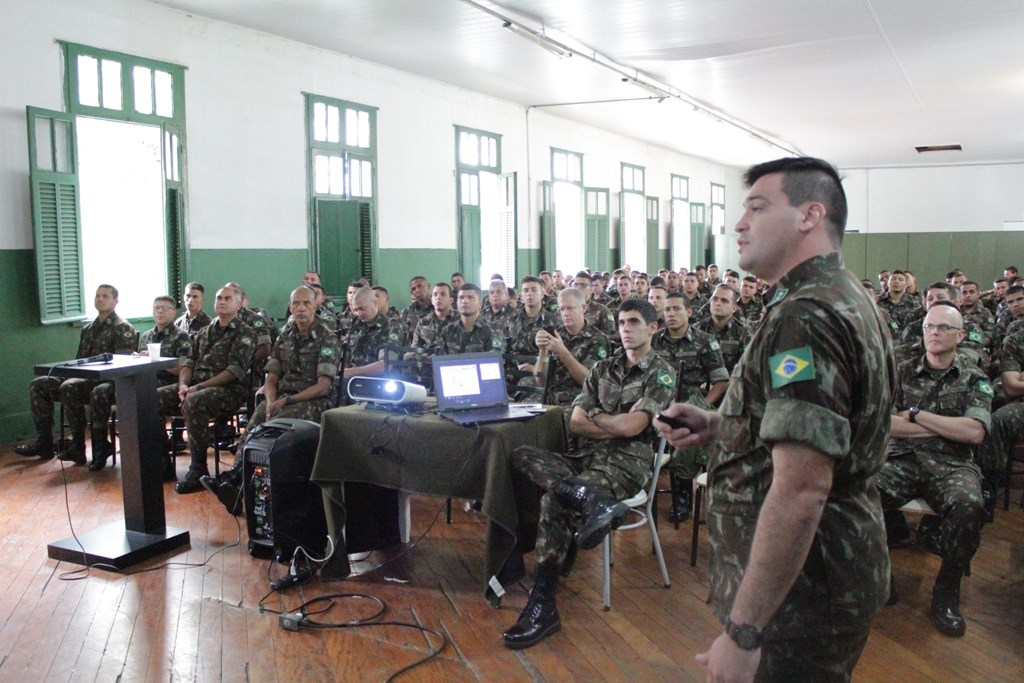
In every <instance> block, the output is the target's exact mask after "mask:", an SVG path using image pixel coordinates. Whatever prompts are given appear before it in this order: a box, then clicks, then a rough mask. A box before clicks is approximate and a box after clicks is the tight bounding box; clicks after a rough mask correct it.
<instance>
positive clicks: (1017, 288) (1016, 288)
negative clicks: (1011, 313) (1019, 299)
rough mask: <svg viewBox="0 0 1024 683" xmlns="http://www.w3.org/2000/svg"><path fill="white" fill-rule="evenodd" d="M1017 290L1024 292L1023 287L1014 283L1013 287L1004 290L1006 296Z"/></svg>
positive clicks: (1015, 292)
mask: <svg viewBox="0 0 1024 683" xmlns="http://www.w3.org/2000/svg"><path fill="white" fill-rule="evenodd" d="M1018 292H1020V293H1021V294H1024V287H1022V286H1020V285H1014V286H1013V287H1010V288H1009V289H1008V290H1006V296H1010V295H1011V294H1017V293H1018Z"/></svg>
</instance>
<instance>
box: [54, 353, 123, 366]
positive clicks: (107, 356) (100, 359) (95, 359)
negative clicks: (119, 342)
mask: <svg viewBox="0 0 1024 683" xmlns="http://www.w3.org/2000/svg"><path fill="white" fill-rule="evenodd" d="M112 360H114V354H112V353H101V354H100V355H98V356H92V357H91V358H79V359H78V360H69V361H68V362H67V363H65V364H64V365H87V364H91V363H109V362H110V361H112Z"/></svg>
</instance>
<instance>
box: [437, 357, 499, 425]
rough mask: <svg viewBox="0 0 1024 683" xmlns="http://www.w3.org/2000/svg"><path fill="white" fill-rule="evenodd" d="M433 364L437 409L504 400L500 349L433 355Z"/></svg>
mask: <svg viewBox="0 0 1024 683" xmlns="http://www.w3.org/2000/svg"><path fill="white" fill-rule="evenodd" d="M433 366H434V389H435V390H436V392H437V408H438V410H440V411H445V410H463V409H466V408H484V407H488V406H500V405H505V404H507V403H508V396H507V395H506V392H505V369H504V367H503V365H502V359H501V354H500V353H460V354H458V355H452V356H434V359H433Z"/></svg>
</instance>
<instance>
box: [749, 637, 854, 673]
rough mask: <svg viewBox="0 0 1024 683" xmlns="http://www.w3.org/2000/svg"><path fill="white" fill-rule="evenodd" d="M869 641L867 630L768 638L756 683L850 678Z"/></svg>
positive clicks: (762, 650)
mask: <svg viewBox="0 0 1024 683" xmlns="http://www.w3.org/2000/svg"><path fill="white" fill-rule="evenodd" d="M867 641H868V632H867V630H864V631H860V632H857V633H841V634H838V635H831V636H819V637H817V638H793V639H787V640H774V641H769V642H766V643H765V644H764V645H763V646H762V647H761V664H760V665H759V666H758V667H757V675H756V676H755V677H754V681H755V683H770V682H775V681H778V682H779V683H791V681H816V682H817V683H833V682H834V683H840V682H845V681H849V680H850V677H851V675H852V674H853V668H854V667H855V666H857V660H859V659H860V655H861V653H862V652H863V651H864V645H865V643H867Z"/></svg>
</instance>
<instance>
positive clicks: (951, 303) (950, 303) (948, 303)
mask: <svg viewBox="0 0 1024 683" xmlns="http://www.w3.org/2000/svg"><path fill="white" fill-rule="evenodd" d="M936 306H949V307H950V308H952V309H953V310H954V311H956V312H957V313H959V312H960V307H959V306H957V305H956V302H954V301H936V302H935V303H933V304H932V308H935V307H936ZM928 310H931V309H928Z"/></svg>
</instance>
